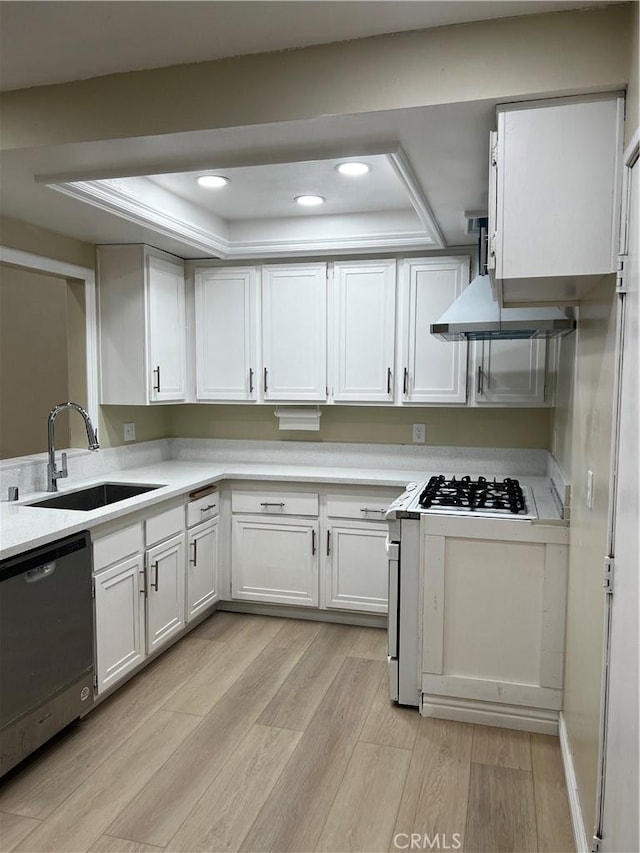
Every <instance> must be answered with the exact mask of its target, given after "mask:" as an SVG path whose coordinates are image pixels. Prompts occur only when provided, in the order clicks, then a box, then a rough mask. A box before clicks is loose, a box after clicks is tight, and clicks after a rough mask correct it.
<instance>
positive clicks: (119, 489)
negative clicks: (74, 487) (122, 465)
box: [27, 483, 162, 512]
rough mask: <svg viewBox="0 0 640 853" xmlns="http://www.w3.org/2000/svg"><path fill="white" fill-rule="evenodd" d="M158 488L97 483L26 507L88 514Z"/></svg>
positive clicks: (129, 484) (158, 486) (158, 487)
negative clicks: (72, 510)
mask: <svg viewBox="0 0 640 853" xmlns="http://www.w3.org/2000/svg"><path fill="white" fill-rule="evenodd" d="M160 488H162V486H160V485H157V486H149V485H142V484H135V485H134V484H132V483H98V485H96V486H89V487H88V488H86V489H79V490H78V491H77V492H63V493H61V494H59V495H54V496H53V497H51V498H44V500H39V501H34V502H33V503H30V504H27V506H39V507H44V508H47V509H76V510H83V511H85V512H88V511H89V510H92V509H100V507H102V506H108V504H114V503H118V501H125V500H126V499H127V498H133V497H135V496H136V495H143V494H144V493H145V492H151V491H153V489H160Z"/></svg>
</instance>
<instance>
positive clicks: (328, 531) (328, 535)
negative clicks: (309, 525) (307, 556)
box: [327, 530, 331, 557]
mask: <svg viewBox="0 0 640 853" xmlns="http://www.w3.org/2000/svg"><path fill="white" fill-rule="evenodd" d="M330 553H331V531H330V530H327V557H328V556H329V554H330Z"/></svg>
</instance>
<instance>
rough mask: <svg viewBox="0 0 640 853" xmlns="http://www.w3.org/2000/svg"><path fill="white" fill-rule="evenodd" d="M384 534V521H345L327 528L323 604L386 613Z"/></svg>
mask: <svg viewBox="0 0 640 853" xmlns="http://www.w3.org/2000/svg"><path fill="white" fill-rule="evenodd" d="M387 534H388V527H387V524H386V523H385V522H380V521H377V522H376V521H364V522H357V521H347V520H345V521H342V522H338V523H332V524H330V525H329V526H328V527H327V534H326V540H325V558H326V563H325V572H324V583H325V605H326V607H328V608H336V609H338V610H363V611H367V612H370V613H386V612H387V604H388V601H387V595H388V589H387V587H388V560H387V551H386V538H387Z"/></svg>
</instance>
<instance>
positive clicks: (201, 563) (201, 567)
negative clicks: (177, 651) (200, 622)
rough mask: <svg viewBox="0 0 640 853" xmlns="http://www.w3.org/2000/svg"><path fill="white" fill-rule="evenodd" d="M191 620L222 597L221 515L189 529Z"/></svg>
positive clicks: (189, 607) (189, 609) (188, 576)
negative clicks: (219, 559) (220, 573)
mask: <svg viewBox="0 0 640 853" xmlns="http://www.w3.org/2000/svg"><path fill="white" fill-rule="evenodd" d="M187 550H188V560H187V622H189V621H190V620H191V619H193V617H194V616H197V615H198V613H200V612H201V611H202V610H204V609H205V608H207V607H209V605H211V604H213V603H214V601H217V600H218V598H219V594H218V519H215V521H208V522H206V523H205V524H199V525H198V526H197V527H194V528H193V530H190V531H189V540H188V543H187Z"/></svg>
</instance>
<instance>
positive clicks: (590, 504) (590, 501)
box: [587, 471, 594, 509]
mask: <svg viewBox="0 0 640 853" xmlns="http://www.w3.org/2000/svg"><path fill="white" fill-rule="evenodd" d="M593 488H594V482H593V471H587V509H593Z"/></svg>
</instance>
